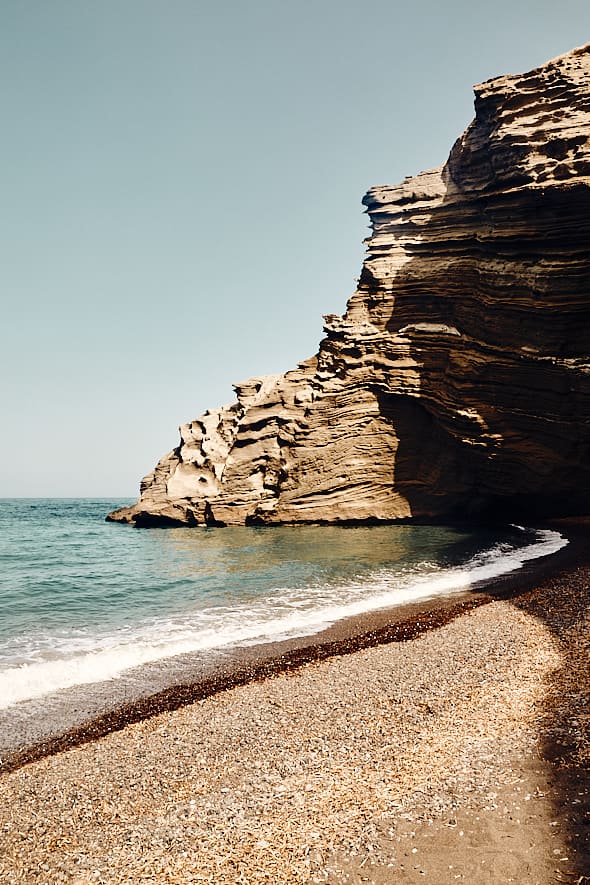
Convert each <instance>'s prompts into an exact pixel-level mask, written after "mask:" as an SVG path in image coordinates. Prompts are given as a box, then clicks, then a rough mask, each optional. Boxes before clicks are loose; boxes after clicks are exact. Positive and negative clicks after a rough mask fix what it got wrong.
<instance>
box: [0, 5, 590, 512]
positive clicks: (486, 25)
mask: <svg viewBox="0 0 590 885" xmlns="http://www.w3.org/2000/svg"><path fill="white" fill-rule="evenodd" d="M589 40H590V4H589V3H588V0H561V2H559V3H555V2H554V0H531V2H522V0H494V2H493V3H492V2H490V3H485V4H479V3H474V2H473V0H446V2H444V3H442V2H440V0H414V2H412V3H408V2H396V0H388V2H387V0H372V2H371V3H359V2H358V0H356V2H352V0H298V2H297V3H295V2H293V0H247V2H246V0H216V2H210V0H207V2H204V0H158V2H156V0H92V2H91V0H51V2H48V0H0V115H1V117H0V119H1V125H2V137H1V139H0V199H1V205H2V211H1V212H0V298H1V305H2V308H1V314H0V317H1V322H0V372H1V376H0V377H1V378H2V381H1V382H0V385H1V387H0V390H1V402H0V497H18V496H23V497H62V496H63V497H82V496H84V497H136V496H137V493H138V488H139V481H140V479H141V477H142V476H143V475H145V474H146V473H148V472H149V471H150V470H151V469H152V468H153V466H154V465H155V463H156V462H157V460H158V459H159V458H160V456H161V455H163V454H164V453H165V452H167V451H169V450H170V449H172V448H173V447H174V446H175V445H176V444H177V442H178V425H179V424H181V423H183V422H185V421H188V420H191V419H193V418H196V417H197V416H198V415H199V414H201V413H202V412H203V411H204V410H205V409H207V408H214V407H216V406H219V405H222V404H224V403H227V402H231V401H232V400H233V399H234V393H233V390H232V383H234V382H237V381H242V380H244V379H246V378H249V377H252V376H256V375H262V374H268V373H275V372H282V371H286V370H287V369H289V368H292V367H294V366H295V365H296V364H297V363H298V362H300V361H301V360H303V359H306V358H307V357H309V356H311V355H312V354H313V353H315V352H316V351H317V347H318V343H319V341H320V339H321V337H322V315H323V314H327V313H343V311H344V310H345V307H346V301H347V299H348V298H349V297H350V295H351V294H352V293H353V291H354V289H355V285H356V280H357V278H358V276H359V274H360V269H361V264H362V259H363V251H364V246H363V239H364V238H365V237H366V236H367V235H368V225H367V217H366V215H364V214H363V207H362V205H361V199H362V197H363V195H364V193H365V192H366V191H367V190H368V188H369V187H371V186H373V185H376V184H385V183H391V184H394V183H396V182H398V181H401V180H402V179H403V178H404V177H405V176H406V175H414V174H416V173H417V172H419V171H421V170H423V169H428V168H431V167H433V166H438V165H440V164H441V163H443V162H444V161H445V160H446V157H447V156H448V153H449V150H450V148H451V146H452V144H453V142H454V141H455V139H456V138H457V137H458V136H459V135H460V134H461V132H462V131H463V130H464V129H465V127H466V126H467V125H468V123H469V122H470V120H471V119H472V116H473V92H472V86H473V84H475V83H479V82H482V81H484V80H486V79H489V78H490V77H493V76H499V75H501V74H508V73H519V72H522V71H526V70H529V69H531V68H533V67H536V66H538V65H540V64H542V63H544V62H545V61H547V60H548V59H550V58H553V57H555V56H557V55H560V54H562V53H563V52H567V51H568V50H570V49H572V48H573V47H574V46H580V45H582V44H584V43H586V42H588V41H589Z"/></svg>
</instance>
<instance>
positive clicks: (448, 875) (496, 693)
mask: <svg viewBox="0 0 590 885" xmlns="http://www.w3.org/2000/svg"><path fill="white" fill-rule="evenodd" d="M570 547H571V549H570V551H569V554H568V557H562V558H561V559H560V558H559V555H557V556H556V557H551V558H550V560H549V562H551V561H554V563H553V565H551V566H549V565H548V564H547V563H544V564H541V565H539V566H538V567H537V568H536V569H535V570H534V571H532V570H531V571H529V572H527V573H523V574H520V575H517V576H514V577H513V578H511V580H510V581H505V582H503V583H502V584H501V586H499V587H498V588H495V589H494V588H491V595H486V594H482V595H480V596H478V597H474V599H473V601H472V602H471V603H470V602H469V601H461V602H457V603H454V604H453V605H454V609H453V610H452V611H451V608H453V606H450V607H447V614H446V615H444V616H441V617H440V618H439V619H438V622H437V618H436V617H435V616H432V617H430V616H429V617H427V618H426V619H424V616H421V615H419V614H416V613H414V614H413V615H412V616H411V617H409V618H407V619H406V621H405V627H404V631H405V634H406V635H397V636H395V635H392V636H390V637H389V639H390V640H393V641H387V638H388V637H387V636H385V635H384V634H383V633H382V632H381V633H380V632H379V631H383V630H386V627H385V626H384V625H383V623H382V619H383V615H381V622H380V623H378V624H376V625H375V629H374V630H371V629H369V630H366V629H365V630H364V632H362V637H364V639H363V641H361V642H358V643H356V644H355V642H354V641H353V636H352V635H346V636H341V637H337V636H336V637H333V638H332V639H331V640H330V641H332V642H333V643H334V644H333V646H332V647H331V648H327V650H326V649H325V650H324V652H321V650H320V651H319V652H318V653H316V654H312V653H311V652H308V653H304V652H303V650H302V648H301V647H299V648H291V649H290V650H286V651H284V652H283V653H282V654H280V655H278V656H277V655H275V657H274V658H272V657H271V658H270V659H267V660H266V663H265V662H264V661H262V660H261V659H259V660H258V661H256V660H253V661H252V664H251V667H250V670H249V671H247V669H246V670H244V668H243V667H242V669H241V670H240V669H239V668H238V670H234V671H233V677H232V676H231V674H226V677H224V678H223V679H221V680H219V681H218V682H217V683H216V684H215V685H213V684H211V685H209V690H207V691H200V692H199V690H198V687H197V688H196V689H194V690H193V695H192V698H193V700H192V702H191V703H188V702H187V701H190V700H191V696H190V691H189V690H188V688H186V689H182V690H181V691H180V695H182V694H183V691H184V692H185V696H183V697H180V698H177V700H176V701H171V700H170V695H167V696H166V698H163V697H161V698H160V700H159V701H158V703H159V705H160V708H161V711H160V712H158V709H156V708H152V709H149V710H148V709H138V710H137V712H136V714H135V715H136V718H137V719H138V721H135V722H134V721H132V720H133V718H134V713H133V708H132V707H128V708H127V709H126V712H125V714H124V715H122V716H121V717H120V718H119V719H118V720H117V719H116V717H115V718H114V719H112V720H110V721H107V720H104V719H103V720H102V731H101V726H100V724H99V725H98V726H97V728H96V729H95V730H94V731H93V730H92V729H91V728H87V729H86V730H85V731H84V730H80V729H78V730H77V731H76V730H74V731H73V732H71V733H70V735H69V736H65V737H64V738H63V740H62V743H61V744H59V743H58V744H53V745H52V746H45V748H44V752H45V753H50V755H45V756H44V757H43V758H39V759H37V761H30V762H28V764H24V763H25V762H26V757H24V756H23V757H21V758H20V760H16V761H15V760H13V762H14V764H13V765H11V766H5V768H10V767H13V768H14V770H12V771H10V770H6V771H5V773H4V774H3V775H2V777H1V778H0V807H1V809H2V810H1V811H0V833H1V835H0V881H2V882H6V883H21V882H23V883H24V882H27V883H28V882H30V883H54V882H55V883H58V882H68V883H77V885H85V883H93V882H103V883H137V882H163V883H186V882H215V883H230V882H231V883H235V882H245V883H262V882H269V883H271V882H272V883H291V882H328V883H333V885H335V883H341V882H342V883H345V882H346V883H360V882H374V883H389V882H418V881H431V882H434V883H442V882H455V881H466V882H471V883H480V882H481V883H487V882H490V883H492V882H493V883H500V882H502V883H503V882H511V881H513V882H531V883H533V882H534V883H543V885H544V883H554V882H559V881H561V882H569V883H578V885H583V883H585V882H587V881H590V846H589V832H588V831H589V830H590V790H589V777H588V774H589V768H588V763H589V761H590V739H589V727H588V726H589V714H588V676H589V673H588V646H589V643H590V639H589V637H590V630H589V627H590V624H589V615H588V595H589V587H590V566H589V565H588V557H587V554H586V549H587V540H586V539H585V538H583V537H582V538H581V537H578V538H577V541H575V542H572V544H571V545H570ZM443 610H444V607H443ZM421 618H422V621H424V620H425V621H426V622H425V623H424V625H423V626H424V629H423V628H422V626H421V623H420V622H421ZM412 624H413V625H414V626H413V627H412ZM365 626H366V625H365ZM404 631H402V632H404ZM393 632H394V633H395V630H393ZM398 632H399V631H398ZM356 635H359V634H356ZM412 637H413V638H412ZM396 639H397V640H404V641H396ZM338 643H340V646H338ZM320 646H321V643H318V642H316V644H315V648H316V649H317V648H318V647H320ZM269 661H274V666H273V665H271V664H270V663H269ZM236 672H240V673H242V676H240V677H239V678H236V675H235V674H236ZM140 706H141V705H140ZM157 706H158V704H156V707H157ZM167 707H168V709H167ZM175 707H178V708H177V709H175ZM146 716H147V717H148V718H145V717H146ZM108 731H111V733H106V732H108ZM100 734H102V736H100ZM94 738H96V739H94ZM38 755H41V756H43V753H39V754H38ZM32 758H34V754H33V757H32Z"/></svg>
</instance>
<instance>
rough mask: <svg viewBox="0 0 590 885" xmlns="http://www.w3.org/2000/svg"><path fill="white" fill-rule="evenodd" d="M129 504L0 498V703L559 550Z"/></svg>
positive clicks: (461, 582)
mask: <svg viewBox="0 0 590 885" xmlns="http://www.w3.org/2000/svg"><path fill="white" fill-rule="evenodd" d="M129 503H131V502H130V501H128V500H126V499H109V500H106V499H92V500H91V499H62V498H60V499H10V500H9V499H4V500H0V710H7V709H8V708H18V706H19V705H22V704H23V703H25V702H30V701H31V700H32V699H39V698H43V697H45V696H49V695H51V694H54V693H56V692H58V693H59V692H62V691H64V690H67V689H71V688H72V687H73V686H88V685H90V684H92V683H99V682H104V681H110V682H111V684H112V682H113V681H115V682H116V681H117V680H120V679H121V678H123V677H124V676H125V674H126V673H128V672H129V671H131V670H134V671H135V670H136V668H138V667H142V666H145V665H149V666H151V667H152V669H153V668H154V667H158V666H162V665H164V663H165V662H166V661H169V660H170V659H173V658H175V657H176V656H181V655H187V654H191V653H196V652H198V653H199V654H201V655H207V654H214V653H215V652H218V651H219V650H220V649H231V648H237V647H244V646H252V645H257V644H261V643H268V642H276V641H279V640H282V639H289V638H293V637H302V636H313V634H315V633H317V632H318V631H321V630H323V629H324V628H326V627H328V626H330V625H332V624H334V623H335V622H337V621H339V620H340V619H343V618H348V617H350V616H355V615H362V614H364V613H367V612H372V611H376V610H379V609H385V608H387V609H395V608H396V606H405V605H407V604H408V603H413V602H416V601H420V600H428V599H435V598H442V597H445V598H448V597H452V596H453V595H455V594H458V593H465V592H466V591H469V590H470V589H474V588H477V587H479V586H481V584H482V582H488V581H490V580H492V579H493V578H496V577H498V576H501V575H505V574H508V573H510V572H513V571H515V570H517V569H520V568H522V566H523V565H524V564H525V563H526V562H529V561H531V560H534V559H537V558H539V557H543V556H548V555H549V554H552V553H555V552H556V551H557V550H559V549H560V548H561V547H563V546H564V545H565V544H567V540H566V539H565V538H564V537H562V536H561V535H560V534H559V533H558V532H556V531H552V530H548V529H539V528H536V527H534V526H516V525H512V526H505V527H502V528H495V529H485V530H484V529H478V530H473V531H471V530H467V529H463V528H458V527H452V526H436V527H433V526H420V525H416V526H414V525H373V526H358V527H337V526H286V527H239V528H238V527H227V528H150V529H137V528H134V527H131V526H125V525H119V524H115V523H107V522H105V516H106V514H107V513H108V512H109V511H110V510H112V509H114V508H116V507H120V506H123V505H125V504H129Z"/></svg>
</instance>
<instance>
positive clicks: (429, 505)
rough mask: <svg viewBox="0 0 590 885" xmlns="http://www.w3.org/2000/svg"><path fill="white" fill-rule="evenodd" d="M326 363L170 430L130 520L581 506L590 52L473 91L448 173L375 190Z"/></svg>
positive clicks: (538, 510) (328, 517)
mask: <svg viewBox="0 0 590 885" xmlns="http://www.w3.org/2000/svg"><path fill="white" fill-rule="evenodd" d="M363 203H364V204H365V206H366V207H367V211H368V213H369V216H370V219H371V224H372V235H371V237H370V238H369V240H368V241H367V242H368V248H367V256H366V260H365V262H364V265H363V268H362V273H361V276H360V280H359V285H358V289H357V291H356V292H355V293H354V295H353V296H352V297H351V299H350V301H349V303H348V305H347V310H346V313H345V314H344V316H327V317H325V332H326V337H325V338H324V339H323V341H322V342H321V343H320V347H319V352H318V354H317V355H316V356H315V357H313V358H312V359H309V360H307V361H306V362H303V363H301V364H300V365H299V366H298V367H297V368H296V369H294V370H293V371H291V372H287V373H286V374H285V375H279V376H269V377H262V378H254V379H251V380H249V381H247V382H245V383H243V384H238V385H236V387H235V390H236V394H237V401H236V402H235V403H232V404H231V405H228V406H224V407H222V408H220V409H216V410H212V411H208V412H206V413H205V414H204V415H203V416H201V417H200V418H198V419H197V420H195V421H193V422H191V423H189V424H185V425H183V426H182V427H181V428H180V444H179V445H178V447H177V448H176V449H174V450H173V451H172V452H170V453H169V454H168V455H166V456H165V457H164V458H162V460H161V461H160V462H159V463H158V465H157V466H156V468H155V469H154V471H153V472H152V473H151V474H149V476H147V477H146V478H145V479H144V480H143V482H142V484H141V496H140V499H139V501H138V502H137V504H135V505H134V506H133V507H130V508H126V509H123V510H119V511H115V512H114V513H112V514H110V515H109V517H108V518H110V519H113V520H118V521H123V522H134V523H135V524H136V525H151V524H176V523H178V524H189V525H198V524H212V525H215V524H242V523H252V524H255V523H285V522H289V523H291V522H295V523H296V522H323V521H328V522H334V521H356V520H373V519H374V520H396V519H408V518H413V519H418V520H436V519H445V518H458V517H466V516H469V517H478V516H481V517H485V516H489V515H491V514H494V513H496V514H497V513H500V514H501V513H506V514H507V516H508V517H509V518H511V519H512V518H514V515H515V514H519V513H523V514H524V513H526V514H533V515H535V516H546V515H564V514H578V513H583V512H590V44H589V45H587V46H584V47H582V48H580V49H577V50H574V51H573V52H571V53H568V54H567V55H565V56H562V57H560V58H558V59H555V60H553V61H551V62H549V63H547V64H546V65H544V66H543V67H541V68H538V69H536V70H533V71H531V72H529V73H526V74H523V75H518V76H506V77H500V78H497V79H493V80H490V81H488V82H486V83H483V84H482V85H480V86H477V87H476V88H475V119H474V121H473V122H472V123H471V125H470V126H469V127H468V129H467V131H466V132H465V133H464V134H463V135H462V136H461V137H460V138H459V139H458V141H457V142H456V144H455V145H454V147H453V148H452V150H451V153H450V156H449V159H448V161H447V163H446V164H445V165H444V166H443V167H441V168H439V169H434V170H431V171H428V172H423V173H421V174H420V175H418V176H416V177H414V178H408V179H406V180H405V181H404V182H403V183H402V184H400V185H397V186H394V187H390V186H382V187H375V188H372V189H371V190H370V191H369V193H368V194H367V195H366V196H365V198H364V200H363Z"/></svg>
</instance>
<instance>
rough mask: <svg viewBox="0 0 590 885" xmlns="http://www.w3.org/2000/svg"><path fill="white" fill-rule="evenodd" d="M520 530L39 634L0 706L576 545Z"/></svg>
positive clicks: (370, 606) (480, 577)
mask: <svg viewBox="0 0 590 885" xmlns="http://www.w3.org/2000/svg"><path fill="white" fill-rule="evenodd" d="M514 528H515V531H517V533H518V534H519V536H520V540H519V543H516V542H509V541H503V542H498V543H496V544H494V545H493V546H491V547H490V548H489V549H486V550H484V551H480V552H478V553H476V554H475V555H473V556H471V557H470V558H469V559H467V560H466V561H465V562H464V563H463V564H461V565H460V566H446V567H445V566H441V565H439V564H437V563H436V562H431V561H422V562H419V563H413V564H412V565H411V566H408V567H401V568H397V569H393V568H378V569H375V570H374V571H371V572H369V573H368V574H366V575H365V576H364V577H363V578H362V579H354V580H346V581H344V582H342V583H338V582H334V581H331V582H324V583H322V582H321V581H319V582H317V583H316V584H315V585H313V586H303V587H297V588H285V587H282V588H281V587H276V588H274V589H273V590H272V591H271V592H269V591H266V592H265V593H264V594H263V595H262V596H260V597H258V598H249V599H248V600H247V601H246V600H245V601H243V602H236V603H235V604H233V605H229V604H224V605H220V604H218V605H210V606H208V607H202V608H199V609H195V610H193V611H188V612H184V613H183V614H182V615H181V614H178V615H174V616H168V617H154V618H152V619H151V620H149V621H144V622H142V623H140V624H135V625H129V626H124V627H121V628H119V629H117V630H115V631H113V632H111V633H109V634H108V635H105V636H102V637H99V636H95V635H92V634H85V633H84V632H83V631H70V632H69V633H68V635H64V636H61V637H59V636H55V635H54V636H51V635H48V636H46V637H44V638H43V637H41V636H37V637H36V638H35V640H34V642H32V643H31V645H30V647H28V648H27V647H21V649H20V663H19V664H18V665H16V666H10V665H9V666H7V667H6V668H5V669H4V670H0V709H5V708H7V707H10V706H12V705H14V704H17V703H19V702H20V701H24V700H30V699H33V698H39V697H42V696H44V695H47V694H50V693H52V692H55V691H58V690H61V689H67V688H71V687H73V686H76V685H84V684H88V683H95V682H102V681H106V680H110V679H116V678H118V677H120V676H121V675H122V674H123V673H125V672H126V671H128V670H130V669H132V668H135V667H138V666H141V665H143V664H148V663H154V662H157V661H159V660H163V659H165V658H171V657H175V656H177V655H181V654H186V653H191V652H199V651H207V650H210V649H217V648H223V647H228V646H235V645H244V644H246V645H252V644H258V643H262V642H269V641H276V640H280V639H286V638H293V637H298V636H305V635H312V634H314V633H317V632H319V631H320V630H323V629H325V628H326V627H328V626H330V625H331V624H333V623H335V622H336V621H338V620H342V619H343V618H347V617H352V616H355V615H361V614H366V613H367V612H370V611H376V610H379V609H385V608H392V607H395V606H399V605H403V604H407V603H410V602H416V601H420V600H425V599H429V598H433V597H436V596H443V595H444V596H448V595H452V594H454V593H459V592H462V591H467V590H470V589H474V588H476V587H478V586H481V585H482V584H484V583H486V582H489V581H491V580H493V579H494V578H497V577H500V576H502V575H506V574H509V573H511V572H513V571H516V570H517V569H520V568H522V566H523V565H524V564H525V563H526V562H528V561H531V560H534V559H538V558H539V557H543V556H548V555H550V554H552V553H555V552H557V551H558V550H560V549H561V548H562V547H564V546H565V545H566V544H567V543H568V542H567V540H566V539H565V538H564V537H563V536H562V535H560V534H559V533H558V532H556V531H551V530H538V531H537V530H531V529H524V528H521V527H514ZM13 660H14V659H13Z"/></svg>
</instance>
